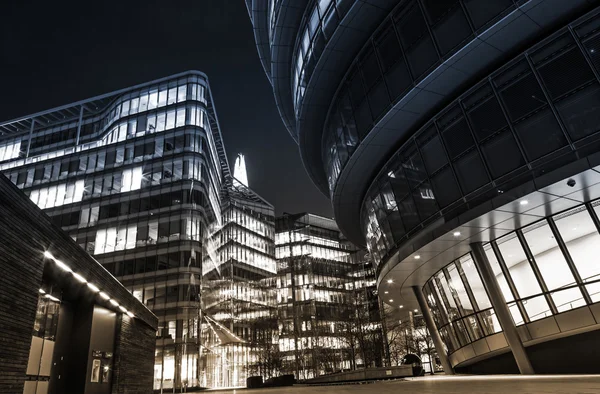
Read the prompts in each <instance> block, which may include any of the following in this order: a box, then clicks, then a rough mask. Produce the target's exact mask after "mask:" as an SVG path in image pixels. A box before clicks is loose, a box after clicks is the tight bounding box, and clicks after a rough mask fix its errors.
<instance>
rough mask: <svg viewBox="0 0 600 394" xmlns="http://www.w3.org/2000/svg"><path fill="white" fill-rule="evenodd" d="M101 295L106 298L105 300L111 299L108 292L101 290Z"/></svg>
mask: <svg viewBox="0 0 600 394" xmlns="http://www.w3.org/2000/svg"><path fill="white" fill-rule="evenodd" d="M100 297H102V298H104V299H105V300H110V297H109V296H108V294H106V293H105V292H103V291H101V292H100Z"/></svg>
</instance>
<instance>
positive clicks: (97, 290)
mask: <svg viewBox="0 0 600 394" xmlns="http://www.w3.org/2000/svg"><path fill="white" fill-rule="evenodd" d="M87 286H88V287H89V288H90V289H91V290H92V291H95V292H96V293H97V292H99V291H100V289H99V288H98V287H97V286H95V285H93V284H91V283H88V284H87Z"/></svg>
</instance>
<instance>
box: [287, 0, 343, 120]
mask: <svg viewBox="0 0 600 394" xmlns="http://www.w3.org/2000/svg"><path fill="white" fill-rule="evenodd" d="M352 5H353V1H351V0H317V1H313V2H312V7H308V8H307V10H306V11H305V14H304V20H303V22H302V23H301V24H300V25H301V26H303V28H302V29H301V30H300V32H299V33H298V36H297V39H296V50H295V51H294V58H293V59H292V70H293V71H292V75H293V77H292V98H293V100H294V107H295V109H296V112H298V111H299V110H300V107H301V106H302V98H303V97H304V91H305V89H306V85H308V81H309V80H310V77H311V76H312V73H313V71H314V69H315V66H316V64H317V61H318V60H319V58H320V57H321V54H322V53H323V50H324V49H325V45H326V44H327V42H328V41H329V40H330V39H331V37H332V35H333V33H334V32H335V30H336V29H337V27H338V25H339V23H340V22H341V21H342V19H344V16H346V13H347V12H348V10H349V9H350V7H351V6H352Z"/></svg>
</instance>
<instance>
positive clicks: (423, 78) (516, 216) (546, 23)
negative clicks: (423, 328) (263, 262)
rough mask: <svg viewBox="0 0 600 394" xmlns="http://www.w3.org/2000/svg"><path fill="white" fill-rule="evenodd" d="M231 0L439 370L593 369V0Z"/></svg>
mask: <svg viewBox="0 0 600 394" xmlns="http://www.w3.org/2000/svg"><path fill="white" fill-rule="evenodd" d="M246 3H247V5H248V9H249V12H250V17H251V19H252V23H253V26H254V30H253V31H254V36H255V39H256V43H257V48H258V53H259V57H260V59H261V62H262V63H263V66H264V69H265V71H266V74H267V76H268V79H269V81H270V83H271V84H272V86H273V92H274V96H275V99H276V103H277V106H278V109H279V112H280V114H281V117H282V119H283V122H284V124H285V125H286V127H287V128H288V130H289V132H290V134H291V135H292V137H293V138H294V139H295V140H296V141H297V143H298V145H299V147H300V153H301V157H302V160H303V163H304V166H305V168H306V170H307V172H308V173H309V175H310V177H311V178H312V180H313V182H314V183H315V185H316V186H317V187H318V188H319V189H320V190H321V191H322V192H323V193H324V194H325V195H327V196H329V197H330V199H331V202H332V206H333V210H334V214H335V218H336V221H337V224H338V226H339V228H340V230H341V231H342V232H343V233H344V234H345V236H346V237H348V239H349V240H350V241H351V242H353V243H355V244H356V245H366V246H367V247H368V249H369V251H370V253H371V255H372V257H373V259H374V264H375V265H376V270H377V278H378V279H377V280H378V289H379V292H380V294H386V296H385V299H383V302H385V303H387V304H389V305H391V306H395V307H398V308H402V309H404V310H414V309H418V310H419V311H421V313H423V316H424V318H425V320H426V322H427V324H428V327H429V330H430V332H431V333H432V336H433V339H434V342H435V343H436V349H437V352H438V356H439V357H440V360H441V361H442V364H444V369H445V370H446V372H448V373H449V372H451V371H453V370H455V371H467V372H515V371H520V372H522V373H534V372H568V371H573V372H575V371H577V372H583V371H588V372H599V371H598V369H597V367H595V366H594V363H591V362H590V361H591V358H590V355H589V349H590V345H591V344H593V343H594V341H596V340H597V339H598V338H599V337H600V334H599V331H598V329H599V328H600V324H599V323H598V322H600V304H598V303H597V302H598V301H599V298H598V295H597V293H598V290H597V288H598V287H597V286H599V285H600V284H599V283H600V282H596V281H597V280H598V279H599V278H600V277H598V276H597V275H598V274H600V272H598V271H597V269H596V268H595V267H596V266H597V264H595V263H594V261H595V259H594V254H595V253H597V251H598V250H599V249H598V246H594V245H597V241H595V240H596V239H598V238H597V237H598V235H599V234H600V233H599V230H600V222H599V220H598V212H597V208H596V206H597V201H596V199H597V198H600V189H598V185H599V184H600V167H598V166H599V165H600V161H599V157H600V156H599V153H600V145H599V143H600V134H599V133H598V131H599V128H598V125H597V119H598V116H599V114H600V57H599V54H600V33H599V30H600V11H599V10H598V9H597V6H598V4H599V3H598V2H597V1H593V0H590V1H586V0H573V1H562V0H490V1H485V2H482V1H471V0H451V1H435V0H389V1H386V0H366V1H352V0H319V1H316V0H315V1H307V0H304V1H303V0H247V1H246ZM592 346H594V345H592ZM595 348H596V349H597V346H596V347H595ZM562 356H564V357H570V358H574V359H576V360H577V361H574V362H571V363H569V365H565V364H560V365H558V364H556V363H550V362H549V361H548V360H550V359H552V358H553V357H562Z"/></svg>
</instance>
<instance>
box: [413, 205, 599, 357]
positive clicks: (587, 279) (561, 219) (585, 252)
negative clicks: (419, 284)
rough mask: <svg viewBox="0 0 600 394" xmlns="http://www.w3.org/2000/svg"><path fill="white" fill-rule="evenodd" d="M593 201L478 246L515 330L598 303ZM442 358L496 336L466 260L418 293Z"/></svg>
mask: <svg viewBox="0 0 600 394" xmlns="http://www.w3.org/2000/svg"><path fill="white" fill-rule="evenodd" d="M599 206H600V201H598V200H597V201H594V202H592V203H588V204H584V205H581V206H578V207H575V208H573V209H570V210H568V211H566V212H562V213H560V214H557V215H554V216H552V217H548V218H545V219H543V220H540V221H539V222H536V223H533V224H531V225H529V226H526V227H523V228H521V229H519V230H517V231H515V232H513V233H510V234H507V235H505V236H503V237H501V238H498V239H496V240H494V241H492V242H490V243H489V244H487V245H485V246H484V250H485V252H486V255H487V257H488V260H489V261H490V264H491V266H492V271H493V272H494V275H495V278H496V280H497V282H498V284H499V286H500V289H501V291H502V293H503V296H504V298H505V300H506V302H507V305H508V307H509V310H510V312H511V314H512V318H513V321H514V323H515V325H517V326H519V325H523V324H527V323H530V322H533V321H536V320H539V319H543V318H545V317H548V316H553V315H556V314H559V313H562V312H566V311H569V310H572V309H575V308H579V307H582V306H585V305H590V304H593V303H595V302H598V301H600V297H599V296H598V293H599V292H600V266H598V265H597V264H594V263H593V262H594V260H595V257H594V256H595V253H597V252H598V245H599V244H598V240H599V239H600V238H599V237H600V233H599V229H600V227H599V226H600V222H599V221H598V210H599V209H600V208H599ZM423 292H424V294H425V296H426V299H427V302H428V304H429V307H430V309H431V311H432V314H433V317H434V321H435V324H436V326H437V328H438V330H439V332H440V335H441V337H442V340H443V342H444V344H445V346H446V348H447V351H448V353H452V352H454V351H456V350H457V349H459V348H460V347H462V346H465V345H467V344H469V343H472V342H475V341H477V340H479V339H481V338H483V337H486V336H489V335H493V334H495V333H498V332H500V331H502V328H501V327H500V324H499V322H498V319H497V318H496V315H495V312H494V309H493V308H492V305H491V303H490V300H489V297H488V295H487V291H486V289H485V287H484V286H483V283H482V280H481V278H480V276H479V273H478V270H477V267H476V266H475V264H474V262H473V260H472V258H471V255H470V254H468V255H465V256H463V257H461V258H460V259H458V260H456V261H454V262H452V263H450V264H449V265H447V266H446V267H444V268H443V269H442V270H441V271H440V272H438V273H437V274H436V275H434V276H433V277H431V279H429V281H428V282H427V283H426V284H425V286H424V287H423Z"/></svg>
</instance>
